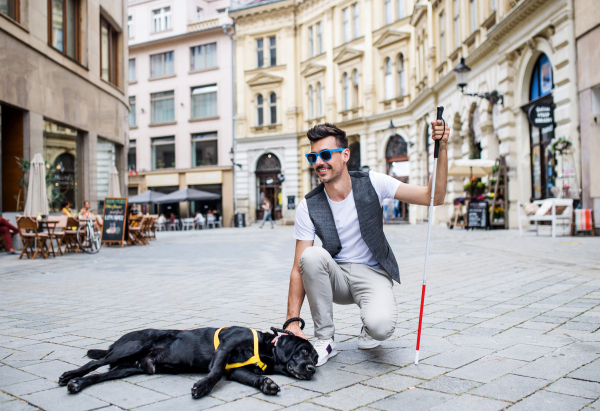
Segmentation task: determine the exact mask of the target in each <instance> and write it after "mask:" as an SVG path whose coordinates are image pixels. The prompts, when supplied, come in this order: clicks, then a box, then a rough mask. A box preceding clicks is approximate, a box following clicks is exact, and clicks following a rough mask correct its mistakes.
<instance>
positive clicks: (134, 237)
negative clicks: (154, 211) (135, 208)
mask: <svg viewBox="0 0 600 411" xmlns="http://www.w3.org/2000/svg"><path fill="white" fill-rule="evenodd" d="M147 219H148V218H147V217H146V216H143V217H142V220H141V221H140V222H139V224H138V225H137V226H136V227H132V226H129V239H128V240H127V245H132V244H133V243H137V244H139V245H146V242H145V240H144V237H143V236H142V226H143V225H144V224H145V222H146V220H147Z"/></svg>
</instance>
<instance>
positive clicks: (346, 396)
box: [0, 225, 600, 411]
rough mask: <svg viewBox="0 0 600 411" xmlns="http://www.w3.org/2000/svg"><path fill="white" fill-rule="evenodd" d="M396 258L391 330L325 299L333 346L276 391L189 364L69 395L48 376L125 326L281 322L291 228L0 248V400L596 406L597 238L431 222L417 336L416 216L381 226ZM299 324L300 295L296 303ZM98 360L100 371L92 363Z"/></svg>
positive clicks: (76, 362) (20, 405)
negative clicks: (85, 250)
mask: <svg viewBox="0 0 600 411" xmlns="http://www.w3.org/2000/svg"><path fill="white" fill-rule="evenodd" d="M385 230H386V233H387V236H388V239H389V241H390V243H391V245H392V247H393V249H394V251H395V253H396V256H397V258H398V261H399V263H400V272H401V278H402V285H395V286H394V291H395V293H396V298H397V302H398V310H399V314H398V324H397V328H396V332H395V333H394V335H393V336H392V337H391V338H390V339H389V340H387V341H385V342H383V343H382V345H381V346H380V347H379V348H376V349H373V350H368V351H362V350H359V349H358V347H357V342H356V338H357V336H358V334H359V333H360V328H361V323H360V315H359V309H358V307H356V306H353V305H345V306H335V322H336V329H337V332H336V341H337V342H338V349H339V350H340V354H339V355H338V356H337V357H334V358H333V359H332V360H331V361H329V362H328V363H327V364H326V365H325V366H323V367H320V368H319V369H318V370H317V373H316V375H315V378H314V379H313V380H311V381H298V380H295V379H293V378H290V377H286V376H281V375H276V376H274V377H273V379H274V380H275V381H276V382H277V383H278V384H279V385H280V386H281V388H282V389H281V392H280V393H279V394H278V395H276V396H266V395H263V394H262V393H260V392H258V391H257V390H256V389H254V388H252V387H247V386H243V385H240V384H238V383H234V382H230V381H227V380H226V379H223V380H222V381H220V382H219V383H218V384H217V386H216V387H215V389H214V390H213V392H212V393H211V394H210V396H208V397H206V398H203V399H200V400H193V399H192V397H191V395H190V390H191V387H192V385H193V384H194V382H195V381H197V380H198V379H200V378H202V375H200V374H198V375H192V374H185V375H137V376H133V377H130V378H127V379H124V380H119V381H111V382H106V383H103V384H98V385H95V386H92V387H89V388H87V389H85V390H83V391H82V392H81V393H79V394H76V395H70V394H68V392H67V390H66V388H65V387H59V386H58V384H57V380H58V377H59V376H60V375H61V374H62V373H63V372H64V371H66V370H71V369H74V368H76V367H78V366H81V365H83V364H85V363H86V362H88V361H89V359H88V358H87V357H86V356H85V354H86V351H87V350H88V349H90V348H103V349H105V348H107V347H108V345H109V344H110V343H111V342H113V341H115V340H116V339H117V338H119V337H120V336H121V335H123V334H124V333H126V332H128V331H132V330H138V329H143V328H175V329H189V328H196V327H202V326H219V327H221V326H227V325H240V326H250V327H253V328H255V329H258V330H268V329H269V327H271V326H280V325H281V323H282V322H283V321H284V320H285V313H286V303H287V289H288V279H289V271H290V268H291V263H292V258H293V252H294V243H295V242H294V240H293V238H292V227H280V226H277V227H276V229H275V230H266V231H265V230H260V229H258V228H257V227H256V226H255V227H249V228H245V229H218V230H208V231H194V232H179V233H159V234H158V240H157V241H155V242H152V244H151V245H150V246H147V247H130V248H118V247H114V246H113V247H110V248H107V247H104V248H103V249H102V250H101V252H100V253H99V254H97V255H85V254H78V255H68V256H63V257H59V258H56V259H52V258H51V259H48V260H43V259H36V260H35V261H31V260H17V259H16V257H15V256H9V255H6V254H0V410H2V411H4V410H37V409H43V410H50V411H52V410H57V411H66V410H73V411H85V410H91V409H100V410H103V411H116V410H123V409H127V410H129V409H132V410H139V411H161V410H182V411H183V410H204V409H211V410H220V411H225V410H232V411H233V410H278V409H282V408H287V409H289V410H292V411H324V410H331V409H333V410H353V409H360V410H364V411H367V410H371V411H372V410H398V409H403V410H408V411H412V410H415V411H416V410H436V411H440V410H450V411H452V410H461V411H462V410H478V411H487V410H489V411H495V410H503V409H510V410H513V409H514V410H537V409H539V410H543V411H551V410H561V411H562V410H579V409H586V410H594V409H600V405H599V404H600V399H599V396H600V332H599V331H598V329H599V328H600V252H599V251H598V250H600V238H590V237H577V238H565V237H562V238H560V237H559V238H556V239H552V238H550V237H547V236H546V237H545V236H540V237H536V236H535V235H533V234H527V235H526V236H524V237H519V236H518V232H516V231H474V232H467V231H464V230H447V229H446V228H445V227H434V228H433V231H432V242H431V255H430V261H429V275H428V281H429V282H428V287H427V297H426V300H425V301H426V307H425V318H424V322H423V325H424V331H423V337H422V347H421V363H420V364H419V365H414V364H413V361H414V346H415V341H416V329H417V320H418V310H419V302H420V290H421V278H422V271H423V263H424V260H423V259H424V251H425V235H426V226H425V225H418V226H398V225H395V226H386V227H385ZM302 317H304V318H305V319H306V320H307V328H306V330H305V331H306V332H307V335H309V336H312V333H313V329H312V321H311V320H310V313H309V310H308V303H305V306H304V308H303V310H302ZM100 371H104V370H100Z"/></svg>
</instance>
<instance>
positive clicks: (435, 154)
mask: <svg viewBox="0 0 600 411" xmlns="http://www.w3.org/2000/svg"><path fill="white" fill-rule="evenodd" d="M443 113H444V107H442V106H440V107H438V108H437V120H442V121H443V122H444V123H443V124H444V133H445V132H446V122H445V121H444V119H443V118H442V114H443ZM443 137H444V134H443V133H442V138H443ZM439 152H440V140H439V139H438V140H435V149H434V150H433V177H432V180H431V181H432V182H431V200H430V201H429V218H428V219H427V245H426V246H425V270H424V272H423V288H422V289H421V310H420V312H419V331H418V332H417V351H416V353H415V364H418V363H419V348H420V347H421V326H422V325H423V306H424V305H425V286H426V285H427V260H428V259H429V238H430V237H431V220H433V197H434V195H435V174H436V171H437V159H438V154H439Z"/></svg>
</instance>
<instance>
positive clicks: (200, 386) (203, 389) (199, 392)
mask: <svg viewBox="0 0 600 411" xmlns="http://www.w3.org/2000/svg"><path fill="white" fill-rule="evenodd" d="M211 390H212V387H211V386H210V384H208V383H206V382H204V381H198V382H197V383H196V384H194V386H193V387H192V397H193V398H194V399H196V400H197V399H198V398H202V397H204V396H206V395H208V394H209V393H210V391H211Z"/></svg>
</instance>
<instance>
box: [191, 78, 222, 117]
mask: <svg viewBox="0 0 600 411" xmlns="http://www.w3.org/2000/svg"><path fill="white" fill-rule="evenodd" d="M216 116H217V85H216V84H209V85H207V86H201V87H193V88H192V118H205V117H216Z"/></svg>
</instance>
